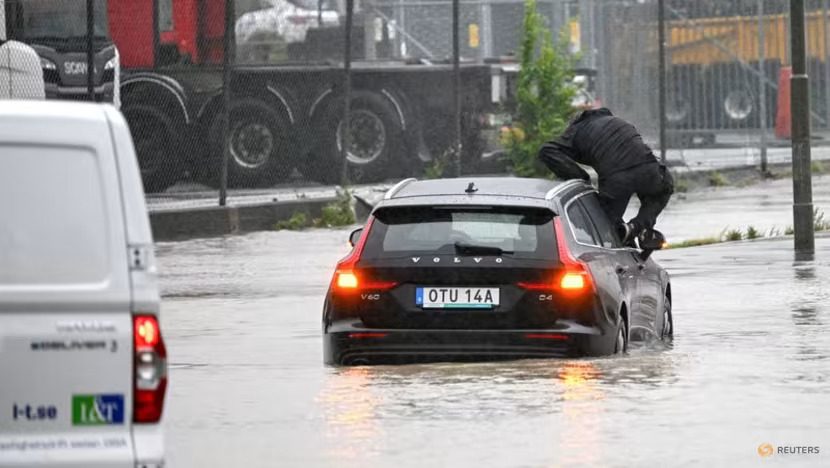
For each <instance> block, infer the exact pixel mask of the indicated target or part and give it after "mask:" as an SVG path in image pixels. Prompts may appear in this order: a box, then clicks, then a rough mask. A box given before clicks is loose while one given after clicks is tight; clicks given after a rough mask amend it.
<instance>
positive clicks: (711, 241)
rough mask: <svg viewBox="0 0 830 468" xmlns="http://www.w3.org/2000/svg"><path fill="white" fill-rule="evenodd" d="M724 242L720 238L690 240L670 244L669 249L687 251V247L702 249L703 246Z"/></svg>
mask: <svg viewBox="0 0 830 468" xmlns="http://www.w3.org/2000/svg"><path fill="white" fill-rule="evenodd" d="M721 242H723V241H722V240H721V239H720V238H719V237H702V238H700V239H689V240H685V241H683V242H678V243H676V244H669V245H668V247H667V248H669V249H685V248H687V247H700V246H702V245H710V244H719V243H721Z"/></svg>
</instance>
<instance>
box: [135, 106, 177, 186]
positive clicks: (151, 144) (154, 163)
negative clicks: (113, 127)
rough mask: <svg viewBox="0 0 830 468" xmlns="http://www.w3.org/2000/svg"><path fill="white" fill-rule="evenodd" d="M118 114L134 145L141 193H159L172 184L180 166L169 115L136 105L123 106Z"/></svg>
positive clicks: (173, 128) (175, 137)
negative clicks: (123, 120) (139, 174)
mask: <svg viewBox="0 0 830 468" xmlns="http://www.w3.org/2000/svg"><path fill="white" fill-rule="evenodd" d="M122 113H123V114H124V118H125V119H126V120H127V124H128V125H129V127H130V133H131V134H132V137H133V143H134V144H135V150H136V154H137V157H138V166H139V168H140V169H141V179H142V181H143V182H144V191H145V192H147V193H152V192H161V191H163V190H164V189H166V188H167V187H169V186H171V185H173V184H174V183H176V182H177V181H178V180H179V176H180V175H181V174H182V172H183V167H182V165H181V160H180V158H179V156H178V151H177V146H178V145H177V136H176V135H177V132H176V129H175V125H174V124H173V120H172V119H171V118H170V116H168V115H167V114H166V113H165V112H164V111H162V110H160V109H158V108H156V107H153V106H150V105H147V104H138V103H135V104H130V103H126V104H125V105H124V107H123V108H122Z"/></svg>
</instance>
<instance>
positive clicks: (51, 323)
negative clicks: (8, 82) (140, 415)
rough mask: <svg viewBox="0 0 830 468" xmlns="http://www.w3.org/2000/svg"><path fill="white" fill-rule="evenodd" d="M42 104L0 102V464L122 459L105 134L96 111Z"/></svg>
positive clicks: (112, 186) (128, 355)
mask: <svg viewBox="0 0 830 468" xmlns="http://www.w3.org/2000/svg"><path fill="white" fill-rule="evenodd" d="M52 104H54V103H52ZM49 106H50V104H49V103H32V102H28V103H22V104H21V103H19V102H8V103H6V104H4V105H3V106H2V108H0V200H1V201H0V376H2V385H0V466H32V465H41V464H49V466H73V467H81V466H83V467H96V466H109V467H118V466H123V467H132V466H134V465H133V458H134V457H133V452H134V450H133V443H132V440H131V437H130V427H131V421H132V408H133V404H132V381H133V360H132V356H133V342H132V335H133V332H132V328H133V325H132V318H131V314H130V286H129V276H128V264H127V262H128V256H127V250H126V240H125V227H124V215H123V209H122V199H121V197H120V195H119V183H118V180H119V179H118V171H117V166H116V162H115V159H114V156H113V149H112V143H111V141H110V132H109V128H108V125H107V120H106V117H105V113H104V111H103V110H102V109H101V108H100V107H95V106H90V105H87V106H84V105H73V107H72V108H71V109H65V108H58V109H57V110H56V109H55V108H54V107H49Z"/></svg>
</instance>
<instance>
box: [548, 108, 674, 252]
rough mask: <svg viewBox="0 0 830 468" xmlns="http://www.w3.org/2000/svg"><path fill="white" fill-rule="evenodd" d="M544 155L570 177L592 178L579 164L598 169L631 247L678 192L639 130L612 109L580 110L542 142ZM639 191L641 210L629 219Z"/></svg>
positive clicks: (606, 199)
mask: <svg viewBox="0 0 830 468" xmlns="http://www.w3.org/2000/svg"><path fill="white" fill-rule="evenodd" d="M539 159H541V160H542V162H543V163H544V164H545V165H546V166H547V167H548V168H549V169H550V170H551V171H553V173H554V174H556V176H557V177H559V178H560V179H564V180H568V179H583V180H585V181H588V182H590V180H591V178H590V176H589V175H588V173H587V172H585V170H584V169H582V168H581V167H579V165H578V164H577V163H579V164H584V165H586V166H590V167H592V168H593V169H594V170H595V171H596V173H597V176H598V177H599V198H600V202H601V204H602V208H603V209H604V210H605V212H606V213H607V214H608V217H609V218H610V219H611V221H612V222H614V223H615V224H616V225H617V226H618V230H619V234H620V238H621V239H622V241H623V244H625V245H633V240H634V239H635V238H636V237H638V236H640V235H641V234H643V233H645V232H646V231H649V230H651V229H653V228H654V224H655V223H656V222H657V216H658V215H659V214H660V212H661V211H663V208H665V207H666V204H668V202H669V198H670V197H671V195H672V193H674V180H673V179H672V176H671V174H670V173H669V171H668V170H667V169H666V166H665V165H664V164H662V163H660V162H659V161H658V160H657V158H656V157H655V155H654V153H653V152H652V151H651V148H649V147H648V145H646V144H645V143H644V142H643V138H642V137H641V136H640V134H639V132H638V131H637V129H636V128H634V126H633V125H632V124H630V123H628V122H627V121H625V120H623V119H621V118H619V117H616V116H614V115H613V114H611V111H610V110H608V109H606V108H601V109H591V110H586V111H584V112H582V113H581V114H579V116H578V117H577V118H576V119H574V120H573V122H571V124H570V125H569V126H568V128H567V129H565V132H564V133H562V135H561V136H559V137H558V138H556V139H554V140H551V141H549V142H547V143H545V144H544V145H542V148H541V149H540V150H539ZM633 194H637V198H639V199H640V212H639V213H637V216H635V217H634V218H632V219H631V220H630V221H628V222H627V223H626V222H624V221H623V219H622V217H623V214H625V209H626V208H627V207H628V202H629V200H630V199H631V195H633Z"/></svg>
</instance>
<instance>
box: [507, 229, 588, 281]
mask: <svg viewBox="0 0 830 468" xmlns="http://www.w3.org/2000/svg"><path fill="white" fill-rule="evenodd" d="M554 231H555V232H556V247H557V250H558V251H559V261H560V262H562V264H563V265H564V269H563V272H562V273H560V275H559V276H557V277H556V278H554V279H552V280H551V281H543V282H520V283H518V286H519V287H520V288H522V289H526V290H528V291H561V292H563V293H566V294H581V293H583V292H586V291H589V290H590V289H591V287H592V282H591V274H590V273H588V269H587V268H586V267H585V264H584V263H582V262H581V261H579V260H577V259H576V258H575V257H574V256H573V254H572V253H571V250H570V249H569V248H568V240H567V239H566V238H565V233H564V231H563V227H562V219H561V218H554Z"/></svg>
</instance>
